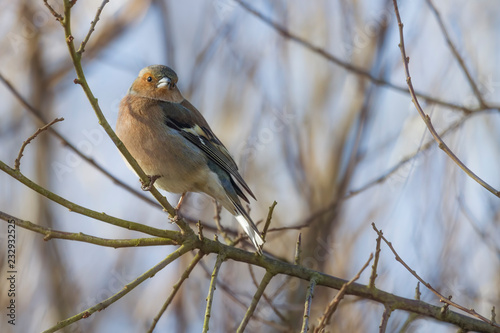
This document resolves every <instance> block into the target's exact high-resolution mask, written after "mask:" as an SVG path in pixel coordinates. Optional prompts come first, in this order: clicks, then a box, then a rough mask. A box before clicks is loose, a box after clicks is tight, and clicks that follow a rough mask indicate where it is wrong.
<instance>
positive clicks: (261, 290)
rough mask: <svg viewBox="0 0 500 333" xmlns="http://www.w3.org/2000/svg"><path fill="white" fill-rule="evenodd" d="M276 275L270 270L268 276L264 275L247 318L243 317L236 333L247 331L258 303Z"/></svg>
mask: <svg viewBox="0 0 500 333" xmlns="http://www.w3.org/2000/svg"><path fill="white" fill-rule="evenodd" d="M274 275H275V274H274V273H272V272H271V271H269V270H268V271H266V274H264V277H263V278H262V280H261V281H260V284H259V287H258V288H257V290H256V291H255V294H254V295H253V298H252V302H251V303H250V306H249V307H248V310H247V312H246V313H245V317H243V320H242V321H241V323H240V326H239V327H238V329H237V330H236V333H243V332H244V331H245V328H246V327H247V324H248V322H249V321H250V318H251V317H252V316H253V313H254V311H255V308H256V307H257V303H259V300H260V297H261V296H262V294H263V293H264V290H266V287H267V285H268V284H269V282H271V279H272V278H273V276H274Z"/></svg>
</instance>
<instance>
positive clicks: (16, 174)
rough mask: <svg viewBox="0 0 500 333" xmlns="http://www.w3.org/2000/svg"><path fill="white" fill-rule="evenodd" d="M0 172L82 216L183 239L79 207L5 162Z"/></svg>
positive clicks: (164, 231) (174, 233)
mask: <svg viewBox="0 0 500 333" xmlns="http://www.w3.org/2000/svg"><path fill="white" fill-rule="evenodd" d="M0 170H2V171H4V172H5V173H7V174H8V175H10V176H11V177H13V178H15V179H17V180H18V181H19V182H21V183H23V184H24V185H26V186H27V187H29V188H31V189H32V190H34V191H36V192H38V193H40V194H41V195H43V196H44V197H46V198H47V199H49V200H52V201H54V202H56V203H58V204H60V205H61V206H63V207H66V208H68V209H69V210H70V211H72V212H75V213H78V214H82V215H85V216H88V217H91V218H93V219H96V220H99V221H103V222H106V223H109V224H112V225H115V226H118V227H122V228H126V229H129V230H134V231H139V232H143V233H145V234H148V235H152V236H157V237H165V238H169V239H172V240H175V241H176V242H180V241H181V239H182V237H181V235H180V234H179V232H176V231H172V230H162V229H157V228H153V227H149V226H147V225H144V224H140V223H135V222H131V221H127V220H123V219H119V218H116V217H114V216H110V215H107V214H104V213H99V212H96V211H94V210H91V209H88V208H85V207H83V206H80V205H77V204H75V203H73V202H71V201H69V200H67V199H65V198H63V197H60V196H58V195H57V194H55V193H53V192H51V191H49V190H47V189H45V188H43V187H42V186H40V185H38V184H36V183H34V182H33V181H31V180H30V179H29V178H27V177H25V176H24V175H23V174H22V173H21V172H19V171H16V170H14V169H12V168H10V167H9V166H8V165H7V164H5V163H4V162H3V161H0Z"/></svg>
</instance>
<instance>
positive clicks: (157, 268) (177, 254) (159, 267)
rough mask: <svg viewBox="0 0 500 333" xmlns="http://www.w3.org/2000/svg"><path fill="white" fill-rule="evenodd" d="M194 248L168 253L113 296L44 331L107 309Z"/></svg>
mask: <svg viewBox="0 0 500 333" xmlns="http://www.w3.org/2000/svg"><path fill="white" fill-rule="evenodd" d="M191 250H192V246H186V245H181V246H180V247H179V248H178V249H177V250H175V251H174V252H172V253H171V254H170V255H168V256H167V257H166V258H165V259H163V260H162V261H160V262H159V263H158V264H157V265H155V266H154V267H153V268H151V269H150V270H148V271H147V272H145V273H144V274H142V275H141V276H139V277H138V278H137V279H135V280H134V281H132V282H130V283H128V284H126V285H125V286H124V287H123V288H122V289H121V290H120V291H119V292H117V293H116V294H114V295H113V296H111V297H109V298H108V299H106V300H104V301H102V302H99V303H98V304H96V305H94V306H92V307H90V308H88V309H86V310H83V311H82V312H80V313H79V314H77V315H74V316H72V317H70V318H68V319H65V320H62V321H60V322H58V323H57V325H55V326H53V327H51V328H49V329H47V330H45V331H43V333H52V332H55V331H58V330H60V329H61V328H63V327H66V326H68V325H70V324H72V323H74V322H76V321H78V320H81V319H84V318H88V317H90V316H91V315H92V314H93V313H95V312H97V311H102V310H104V309H106V308H107V307H108V306H109V305H111V304H113V303H114V302H116V301H118V300H119V299H120V298H122V297H123V296H125V295H126V294H128V293H129V292H131V291H132V290H133V289H134V288H135V287H137V286H138V285H140V284H141V283H142V282H144V281H145V280H147V279H149V278H150V277H152V276H154V275H155V274H156V273H158V272H159V271H161V270H162V269H163V268H165V267H166V266H167V265H168V264H170V263H171V262H173V261H175V260H176V259H178V258H180V257H181V256H182V255H183V254H185V253H186V252H189V251H191Z"/></svg>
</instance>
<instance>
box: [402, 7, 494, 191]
mask: <svg viewBox="0 0 500 333" xmlns="http://www.w3.org/2000/svg"><path fill="white" fill-rule="evenodd" d="M393 4H394V12H395V13H396V18H397V20H398V26H399V48H400V49H401V56H402V57H403V64H404V69H405V74H406V83H407V84H408V89H409V90H410V95H411V98H412V102H413V104H414V105H415V108H416V109H417V111H418V113H419V114H420V116H421V117H422V119H423V120H424V122H425V125H426V126H427V128H428V129H429V132H431V134H432V136H433V137H434V140H435V141H436V142H437V143H438V146H439V148H441V149H442V150H443V151H444V152H445V153H446V154H447V155H448V156H449V157H450V158H451V159H452V160H453V161H454V162H455V163H456V164H457V165H458V166H459V167H460V168H461V169H462V170H464V172H465V173H466V174H467V175H468V176H469V177H471V178H472V179H474V180H475V181H476V182H477V183H478V184H480V185H481V186H483V187H484V188H485V189H487V190H488V191H490V192H491V193H493V194H494V195H495V196H497V197H499V198H500V191H498V190H496V189H494V188H493V187H492V186H490V185H489V184H488V183H486V182H485V181H484V180H482V179H481V178H479V177H478V176H477V175H476V174H475V173H474V172H472V171H471V170H470V169H469V168H468V167H467V166H465V164H464V163H463V162H462V161H461V160H460V159H459V158H458V157H457V156H456V155H455V154H454V153H453V152H452V151H451V149H450V148H449V147H448V146H447V145H446V143H444V141H443V139H441V137H440V136H439V134H438V133H437V131H436V130H435V128H434V126H433V125H432V122H431V118H430V117H429V115H427V114H425V112H424V110H423V109H422V107H421V106H420V103H419V102H418V99H417V95H416V93H415V90H414V89H413V84H412V83H411V76H410V70H409V65H408V63H409V61H410V59H409V58H408V57H407V56H406V50H405V44H404V37H403V23H402V22H401V17H400V15H399V9H398V3H397V0H393Z"/></svg>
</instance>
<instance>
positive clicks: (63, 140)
mask: <svg viewBox="0 0 500 333" xmlns="http://www.w3.org/2000/svg"><path fill="white" fill-rule="evenodd" d="M0 81H2V82H3V83H4V84H5V86H6V87H7V89H8V90H9V91H10V92H11V93H12V94H13V95H14V97H16V99H17V100H18V101H19V102H20V103H21V104H22V105H23V106H24V107H25V108H26V109H27V110H28V111H29V112H30V113H31V114H32V115H33V116H35V118H36V119H37V120H38V122H39V123H40V124H46V123H47V122H48V121H47V120H46V119H45V117H44V116H43V114H42V112H40V110H37V109H35V108H34V107H33V106H32V105H31V104H30V103H28V101H26V99H25V98H24V97H23V96H21V94H20V93H19V91H18V90H17V89H16V88H14V86H13V85H12V84H11V83H10V82H9V81H8V80H7V79H5V77H4V76H3V75H2V74H1V73H0ZM48 132H49V133H50V134H52V135H54V136H55V137H56V138H58V139H59V140H60V141H61V143H62V144H63V145H64V146H66V147H68V148H69V149H70V150H72V151H73V152H74V153H75V154H77V155H78V156H79V157H80V158H81V159H83V160H84V161H86V162H87V163H89V164H90V165H92V166H93V167H94V168H96V169H97V170H99V171H100V172H101V173H102V174H104V176H106V177H108V178H109V179H111V181H113V183H115V184H116V185H118V186H120V187H122V188H123V189H125V190H126V191H128V192H130V193H132V194H133V195H135V196H136V197H138V198H139V199H141V200H143V201H145V202H147V203H148V204H150V205H153V206H155V207H160V206H159V205H158V203H157V202H155V201H153V200H151V199H150V198H148V197H146V196H144V195H143V194H142V192H139V191H138V190H135V189H133V188H132V187H130V186H128V185H127V184H125V183H124V182H122V181H121V180H119V179H118V178H116V177H115V176H113V175H112V174H111V173H110V172H109V171H107V170H106V169H104V168H103V167H102V166H101V165H99V164H98V163H97V162H95V161H94V160H93V159H92V158H91V157H89V156H87V155H85V154H84V153H82V152H81V151H80V150H79V149H78V148H77V147H76V146H75V145H73V144H72V143H70V142H69V141H68V139H66V138H65V137H64V136H63V135H62V134H60V133H59V132H58V131H57V130H55V129H54V128H52V127H50V128H49V129H48Z"/></svg>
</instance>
